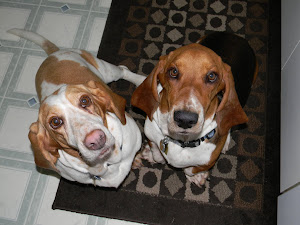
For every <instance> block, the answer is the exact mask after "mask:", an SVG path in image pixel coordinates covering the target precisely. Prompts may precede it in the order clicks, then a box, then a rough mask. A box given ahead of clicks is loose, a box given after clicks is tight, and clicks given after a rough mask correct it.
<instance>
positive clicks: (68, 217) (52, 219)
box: [36, 176, 89, 225]
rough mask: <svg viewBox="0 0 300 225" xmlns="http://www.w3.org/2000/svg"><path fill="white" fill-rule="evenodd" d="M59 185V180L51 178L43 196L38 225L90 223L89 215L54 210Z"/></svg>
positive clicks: (80, 224) (81, 224) (82, 224)
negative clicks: (53, 205)
mask: <svg viewBox="0 0 300 225" xmlns="http://www.w3.org/2000/svg"><path fill="white" fill-rule="evenodd" d="M58 184H59V179H57V178H56V177H52V176H49V177H48V182H47V185H46V189H45V193H44V195H43V199H42V203H41V207H40V211H39V212H38V216H37V221H36V222H37V224H40V225H53V224H64V225H73V224H79V225H84V224H87V222H88V217H89V216H88V215H83V214H78V213H72V212H67V211H62V210H52V209H51V207H52V204H53V201H54V198H55V194H56V190H57V187H58Z"/></svg>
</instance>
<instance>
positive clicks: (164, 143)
mask: <svg viewBox="0 0 300 225" xmlns="http://www.w3.org/2000/svg"><path fill="white" fill-rule="evenodd" d="M168 143H169V140H168V138H167V137H165V138H164V139H162V140H161V141H160V150H161V151H162V152H164V153H165V154H166V155H167V154H168V150H169V147H168Z"/></svg>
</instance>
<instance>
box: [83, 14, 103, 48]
mask: <svg viewBox="0 0 300 225" xmlns="http://www.w3.org/2000/svg"><path fill="white" fill-rule="evenodd" d="M105 24H106V18H99V17H97V18H95V19H94V22H93V26H92V29H91V33H90V38H89V41H88V45H87V50H88V51H94V52H97V51H98V48H99V45H100V42H101V39H102V35H103V31H104V28H105Z"/></svg>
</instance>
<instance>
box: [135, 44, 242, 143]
mask: <svg viewBox="0 0 300 225" xmlns="http://www.w3.org/2000/svg"><path fill="white" fill-rule="evenodd" d="M218 96H222V100H221V102H220V101H219V99H218ZM131 103H132V105H133V106H136V107H138V108H140V109H142V110H143V111H145V112H146V114H147V115H148V117H149V118H150V120H152V117H153V114H154V112H155V111H156V110H157V108H158V107H159V110H160V112H161V113H162V114H163V116H164V118H165V120H166V121H165V123H167V129H168V132H169V133H168V135H170V136H171V137H173V138H175V139H182V140H184V141H187V140H192V139H194V138H196V137H198V136H199V134H200V133H201V131H202V128H203V125H204V122H205V121H207V120H209V119H211V120H212V119H214V118H215V119H216V121H217V124H218V131H219V133H220V134H221V135H225V134H227V133H228V131H229V129H230V128H231V127H232V126H234V125H238V124H241V123H244V122H246V121H247V116H246V114H245V112H244V111H243V109H242V107H241V105H240V103H239V100H238V97H237V94H236V91H235V87H234V80H233V76H232V73H231V69H230V66H228V65H227V64H225V63H224V62H223V61H222V59H221V58H220V57H219V56H218V55H217V54H215V53H214V52H213V51H212V50H210V49H208V48H206V47H204V46H202V45H200V44H190V45H187V46H184V47H181V48H179V49H177V50H175V51H173V52H171V53H170V54H169V55H167V56H162V57H161V58H160V60H159V62H158V64H157V65H156V67H155V68H154V70H153V71H152V73H151V74H150V75H149V76H148V77H147V79H146V80H145V81H144V82H143V83H142V84H141V85H140V86H139V87H138V88H137V89H136V90H135V92H134V93H133V96H132V100H131Z"/></svg>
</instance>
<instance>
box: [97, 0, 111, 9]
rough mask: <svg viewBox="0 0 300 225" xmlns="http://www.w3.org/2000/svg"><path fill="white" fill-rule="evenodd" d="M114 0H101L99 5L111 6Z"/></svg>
mask: <svg viewBox="0 0 300 225" xmlns="http://www.w3.org/2000/svg"><path fill="white" fill-rule="evenodd" d="M111 1H112V0H99V6H100V7H104V8H110V5H111Z"/></svg>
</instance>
